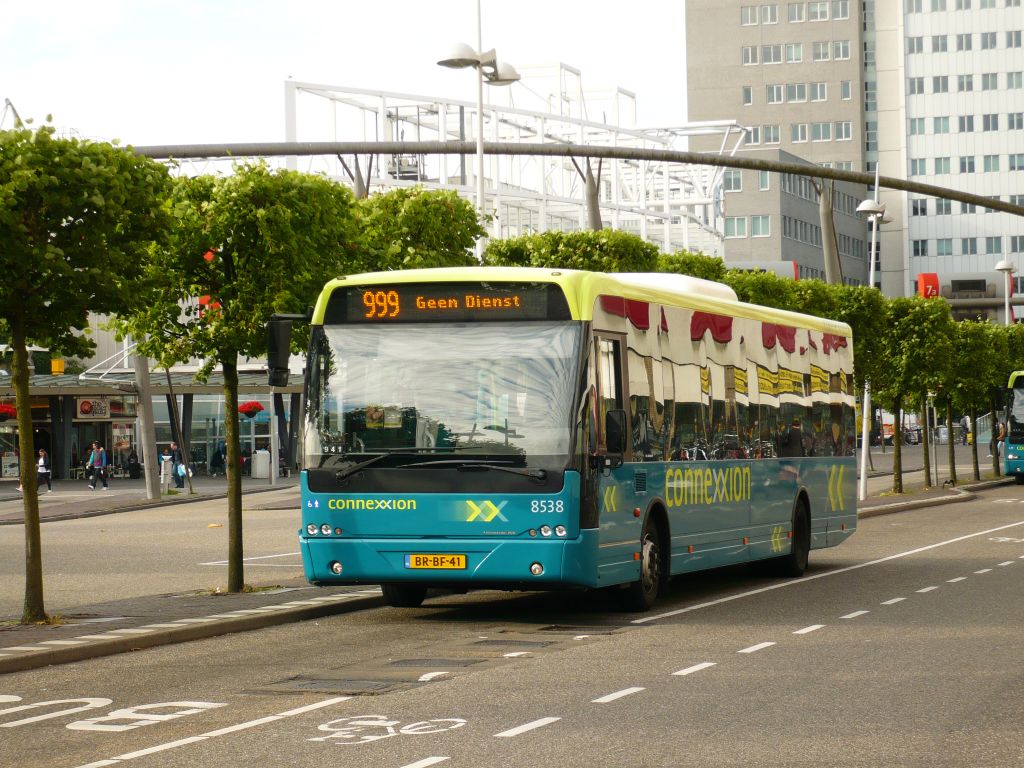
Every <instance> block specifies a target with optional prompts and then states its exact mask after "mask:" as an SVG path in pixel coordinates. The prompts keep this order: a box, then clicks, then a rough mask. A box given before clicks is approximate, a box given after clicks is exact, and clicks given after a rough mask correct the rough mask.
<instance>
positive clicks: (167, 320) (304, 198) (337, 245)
mask: <svg viewBox="0 0 1024 768" xmlns="http://www.w3.org/2000/svg"><path fill="white" fill-rule="evenodd" d="M174 213H175V215H176V217H177V223H178V226H177V230H176V233H175V238H174V242H173V243H172V246H171V247H169V248H163V249H159V250H155V251H154V252H153V254H152V258H150V259H149V260H148V262H147V265H146V271H147V277H148V280H149V285H150V288H151V290H150V291H149V293H148V294H147V297H146V299H147V301H146V305H145V306H144V307H142V308H140V309H137V310H136V311H134V312H133V313H131V314H130V315H125V316H122V317H120V318H118V319H117V320H115V323H116V327H117V328H118V329H119V330H120V332H122V333H129V334H131V336H132V337H134V338H135V339H137V340H139V341H140V343H139V350H140V352H141V353H142V354H146V355H149V356H150V357H153V358H155V359H156V360H157V361H158V362H159V364H161V365H163V366H169V365H172V364H173V363H176V362H184V361H186V360H189V359H192V358H198V359H201V360H205V361H206V363H205V366H204V367H203V369H202V371H201V372H200V376H201V377H202V376H206V375H209V373H210V372H211V371H212V369H213V368H214V366H215V365H218V364H219V365H220V367H221V369H222V371H223V373H224V435H225V447H226V453H227V456H226V464H227V484H228V526H229V531H228V590H229V591H231V592H238V591H240V590H241V589H242V588H243V587H244V585H245V582H244V573H243V565H242V485H241V476H240V461H239V455H240V445H239V428H238V359H239V357H240V356H247V357H260V356H262V355H264V354H265V353H266V324H267V321H268V320H269V318H270V316H271V314H273V313H275V312H290V313H296V312H302V311H304V310H305V309H306V308H307V307H308V306H309V305H310V304H311V303H312V302H313V301H314V300H315V299H316V297H317V295H318V294H319V292H320V290H321V289H322V287H323V285H324V283H325V282H326V281H327V280H328V279H330V278H333V277H335V276H336V275H338V274H343V273H345V272H348V271H353V270H352V269H351V267H352V264H353V263H354V262H356V259H354V258H353V255H354V254H355V252H356V241H357V229H356V225H355V215H354V199H353V197H352V193H351V192H350V191H349V190H348V189H347V188H346V187H344V186H342V185H340V184H337V183H335V182H333V181H330V180H328V179H326V178H324V177H321V176H314V175H310V174H303V173H296V172H294V171H285V170H279V171H271V170H269V169H268V168H267V167H266V166H265V165H263V164H251V165H242V166H239V167H237V168H236V169H235V173H234V175H232V176H229V177H224V178H213V177H210V176H200V177H197V178H183V179H179V180H178V182H177V184H176V185H175V193H174ZM292 418H299V415H298V414H292Z"/></svg>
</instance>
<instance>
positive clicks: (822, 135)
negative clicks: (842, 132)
mask: <svg viewBox="0 0 1024 768" xmlns="http://www.w3.org/2000/svg"><path fill="white" fill-rule="evenodd" d="M811 141H832V123H811Z"/></svg>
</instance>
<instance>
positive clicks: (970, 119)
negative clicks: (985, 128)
mask: <svg viewBox="0 0 1024 768" xmlns="http://www.w3.org/2000/svg"><path fill="white" fill-rule="evenodd" d="M956 124H957V129H958V130H959V131H960V133H971V132H972V131H973V130H974V115H960V117H958V118H957V119H956Z"/></svg>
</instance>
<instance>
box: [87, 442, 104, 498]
mask: <svg viewBox="0 0 1024 768" xmlns="http://www.w3.org/2000/svg"><path fill="white" fill-rule="evenodd" d="M86 466H87V467H88V468H89V490H90V491H95V490H96V480H97V479H99V480H101V481H102V482H103V490H104V491H106V490H109V487H108V486H107V452H106V451H105V450H103V446H102V445H100V443H99V441H98V440H93V441H92V450H91V451H90V452H89V458H88V460H87V461H86Z"/></svg>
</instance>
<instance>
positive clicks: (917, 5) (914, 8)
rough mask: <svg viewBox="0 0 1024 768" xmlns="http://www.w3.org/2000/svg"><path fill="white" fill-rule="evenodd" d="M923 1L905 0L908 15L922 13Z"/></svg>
mask: <svg viewBox="0 0 1024 768" xmlns="http://www.w3.org/2000/svg"><path fill="white" fill-rule="evenodd" d="M921 2H922V0H904V7H905V8H906V10H907V13H920V12H921Z"/></svg>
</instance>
